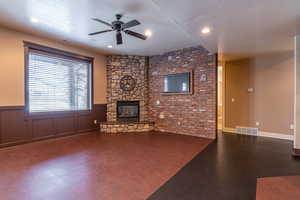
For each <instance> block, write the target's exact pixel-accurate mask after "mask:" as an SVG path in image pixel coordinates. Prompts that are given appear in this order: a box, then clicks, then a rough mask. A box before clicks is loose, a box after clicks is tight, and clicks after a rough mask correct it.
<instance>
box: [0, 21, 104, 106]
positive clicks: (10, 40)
mask: <svg viewBox="0 0 300 200" xmlns="http://www.w3.org/2000/svg"><path fill="white" fill-rule="evenodd" d="M24 40H26V41H29V42H33V43H38V44H41V45H45V46H49V47H52V48H57V49H61V50H66V51H70V52H74V53H78V54H82V55H85V56H90V57H94V58H95V61H94V103H95V104H103V103H104V104H105V103H106V57H105V56H104V55H101V54H99V53H95V52H90V51H87V50H82V49H80V48H77V47H72V46H68V45H66V43H63V42H59V41H54V40H48V39H44V38H40V37H36V36H33V35H29V34H25V33H20V32H16V31H13V30H9V29H6V28H1V27H0V44H1V45H0V52H1V53H0V69H1V73H0V91H1V97H0V106H23V105H24V103H25V100H24V99H25V97H24V46H23V41H24ZM8 86H9V87H8Z"/></svg>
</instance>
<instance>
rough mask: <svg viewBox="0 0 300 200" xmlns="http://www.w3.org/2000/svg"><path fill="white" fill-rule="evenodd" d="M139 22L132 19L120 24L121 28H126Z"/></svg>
mask: <svg viewBox="0 0 300 200" xmlns="http://www.w3.org/2000/svg"><path fill="white" fill-rule="evenodd" d="M140 24H141V23H140V22H139V21H138V20H132V21H130V22H127V23H125V24H123V25H122V29H127V28H131V27H134V26H137V25H140Z"/></svg>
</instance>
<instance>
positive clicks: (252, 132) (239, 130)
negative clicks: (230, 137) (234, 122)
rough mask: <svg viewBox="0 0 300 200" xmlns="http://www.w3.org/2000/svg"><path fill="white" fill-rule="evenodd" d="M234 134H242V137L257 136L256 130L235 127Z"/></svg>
mask: <svg viewBox="0 0 300 200" xmlns="http://www.w3.org/2000/svg"><path fill="white" fill-rule="evenodd" d="M236 132H237V133H238V134H243V135H255V136H258V128H251V127H242V126H237V127H236Z"/></svg>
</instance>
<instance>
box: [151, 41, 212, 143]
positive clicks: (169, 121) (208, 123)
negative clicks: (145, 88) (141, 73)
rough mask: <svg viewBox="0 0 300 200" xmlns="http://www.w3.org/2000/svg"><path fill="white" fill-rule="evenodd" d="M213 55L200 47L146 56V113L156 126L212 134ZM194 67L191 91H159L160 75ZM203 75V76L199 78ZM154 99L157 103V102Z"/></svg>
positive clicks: (209, 136) (208, 135) (190, 132)
mask: <svg viewBox="0 0 300 200" xmlns="http://www.w3.org/2000/svg"><path fill="white" fill-rule="evenodd" d="M215 60H216V56H215V55H212V54H210V53H209V52H208V51H207V50H206V49H204V48H203V47H200V46H199V47H195V48H188V49H183V50H178V51H173V52H170V53H166V54H163V55H159V56H153V57H150V61H149V63H150V65H149V115H150V120H152V121H154V122H155V127H156V129H158V130H160V131H167V132H172V133H179V134H189V135H197V136H203V137H208V138H215V133H216V61H215ZM191 70H193V71H194V94H193V95H169V96H168V95H163V94H161V92H162V91H163V75H167V74H170V73H182V72H188V71H191ZM203 75H204V76H205V75H206V80H204V81H200V79H201V76H203ZM157 101H159V102H160V104H157Z"/></svg>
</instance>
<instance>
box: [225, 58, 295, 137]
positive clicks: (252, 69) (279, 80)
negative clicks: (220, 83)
mask: <svg viewBox="0 0 300 200" xmlns="http://www.w3.org/2000/svg"><path fill="white" fill-rule="evenodd" d="M243 62H244V67H245V68H249V71H248V69H243V71H241V72H239V71H235V70H234V68H232V70H230V69H229V68H230V66H232V65H233V64H234V63H243ZM233 66H235V67H236V66H237V65H233ZM293 66H294V56H293V53H292V52H288V53H280V54H270V55H264V56H258V57H255V58H251V59H248V60H243V61H234V62H227V63H226V69H225V70H226V75H228V73H232V74H231V75H228V76H227V77H226V78H225V79H226V82H227V83H230V81H229V80H227V79H230V77H231V76H232V75H233V74H234V76H239V77H244V78H245V79H248V80H249V86H248V87H249V88H254V92H253V93H248V96H249V98H248V99H245V100H243V101H244V103H243V104H242V105H243V106H247V105H248V109H249V115H248V123H245V124H246V125H248V126H251V127H256V124H255V123H256V122H259V126H258V128H259V129H260V130H261V131H265V132H273V133H282V134H292V131H291V130H290V124H293V102H294V101H293V91H294V87H293V80H294V75H293V73H294V72H293ZM240 67H242V66H240ZM232 71H234V72H232ZM247 73H248V77H249V78H247ZM241 79H242V78H241ZM246 83H247V81H245V82H244V83H243V84H242V83H241V82H240V84H236V85H232V84H227V85H225V87H226V90H225V91H227V90H231V89H230V88H238V90H243V91H244V90H245V89H247V87H246ZM231 91H232V90H231ZM230 95H231V94H230V93H229V94H225V96H226V98H225V99H226V104H225V105H226V106H227V104H230V100H231V99H230ZM245 97H246V95H245ZM238 109H244V108H243V107H241V106H239V108H238ZM227 111H228V112H229V113H227ZM225 112H226V118H225V119H226V126H227V128H234V127H235V126H237V125H243V124H242V122H241V121H240V120H241V119H240V118H243V116H242V115H241V114H240V113H239V112H234V110H231V109H230V108H229V109H227V107H225ZM243 123H244V122H243Z"/></svg>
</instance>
